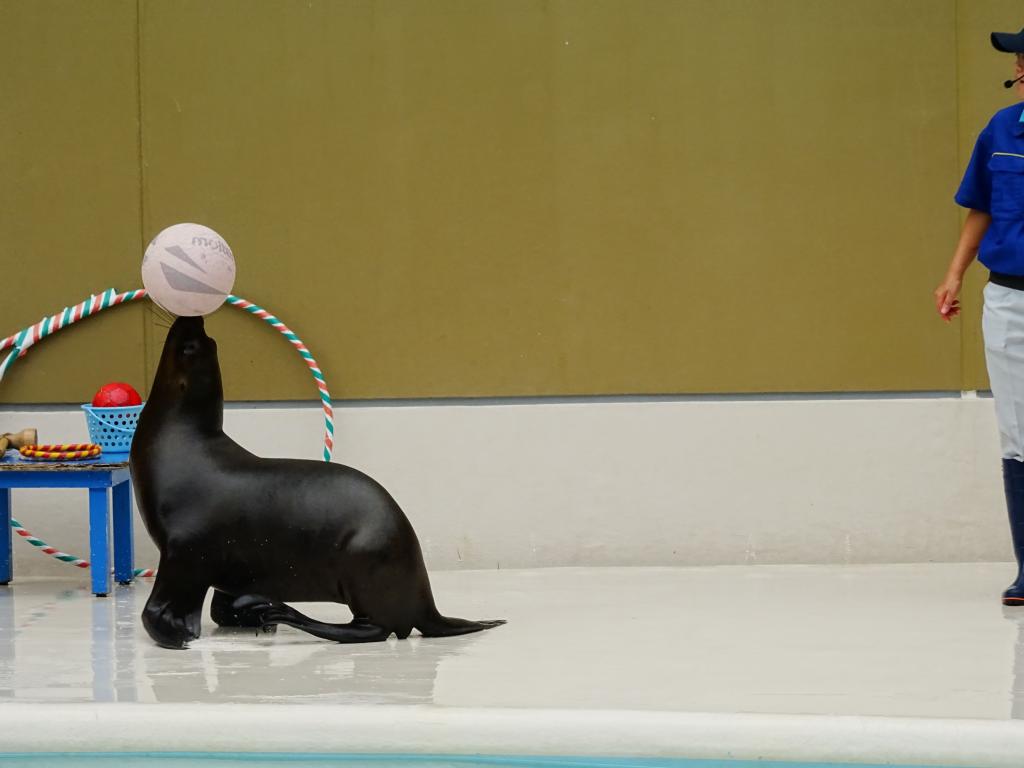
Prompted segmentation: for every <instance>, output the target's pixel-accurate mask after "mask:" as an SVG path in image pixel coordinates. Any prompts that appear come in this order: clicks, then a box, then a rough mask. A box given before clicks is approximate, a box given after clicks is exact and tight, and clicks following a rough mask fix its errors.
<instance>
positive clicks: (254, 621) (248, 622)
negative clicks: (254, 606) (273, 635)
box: [210, 589, 275, 630]
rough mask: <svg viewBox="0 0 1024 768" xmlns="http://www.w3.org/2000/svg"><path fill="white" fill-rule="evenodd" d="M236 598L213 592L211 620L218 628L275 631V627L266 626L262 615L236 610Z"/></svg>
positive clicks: (217, 591)
mask: <svg viewBox="0 0 1024 768" xmlns="http://www.w3.org/2000/svg"><path fill="white" fill-rule="evenodd" d="M234 602H235V596H234V595H229V594H228V593H227V592H221V591H220V590H219V589H215V590H213V599H212V600H211V601H210V618H211V619H213V622H214V623H215V624H216V625H217V626H218V627H249V628H253V629H256V628H259V629H265V630H272V629H274V627H275V625H273V624H265V623H264V622H263V621H262V616H261V614H260V613H258V612H256V611H251V610H235V608H234V605H233V603H234Z"/></svg>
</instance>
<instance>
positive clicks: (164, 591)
mask: <svg viewBox="0 0 1024 768" xmlns="http://www.w3.org/2000/svg"><path fill="white" fill-rule="evenodd" d="M207 589H209V586H205V585H202V584H200V583H199V582H198V581H196V580H195V578H194V573H188V572H183V570H182V569H178V568H175V567H174V566H172V565H165V564H164V563H163V562H162V561H161V563H160V568H159V570H158V571H157V575H156V582H155V583H154V584H153V591H152V592H150V594H149V599H148V600H147V601H146V607H145V608H143V609H142V624H143V626H144V627H145V628H146V631H147V632H148V633H149V636H150V637H151V638H153V640H154V641H155V642H156V644H157V645H159V646H161V647H162V648H174V649H179V648H184V647H185V645H186V644H187V643H188V642H189V641H190V640H195V639H197V638H198V637H199V628H200V624H201V621H202V613H203V601H204V599H205V598H206V590H207Z"/></svg>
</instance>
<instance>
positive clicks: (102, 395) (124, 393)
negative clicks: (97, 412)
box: [92, 381, 142, 408]
mask: <svg viewBox="0 0 1024 768" xmlns="http://www.w3.org/2000/svg"><path fill="white" fill-rule="evenodd" d="M92 405H93V408H127V407H128V406H130V405H142V398H141V397H139V393H138V392H136V391H135V388H134V387H133V386H132V385H131V384H125V383H124V382H121V381H114V382H111V383H110V384H104V385H103V386H102V387H100V388H99V391H98V392H96V394H95V395H93V397H92Z"/></svg>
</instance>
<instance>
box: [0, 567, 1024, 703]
mask: <svg viewBox="0 0 1024 768" xmlns="http://www.w3.org/2000/svg"><path fill="white" fill-rule="evenodd" d="M1007 572H1008V571H1007V566H1006V565H1002V564H996V565H992V564H981V565H978V564H960V565H923V566H858V567H824V566H822V567H817V566H792V567H789V566H758V567H725V568H619V569H616V568H604V569H551V570H533V571H500V572H499V571H488V572H449V573H438V574H435V575H434V576H433V581H434V586H435V594H436V595H437V597H438V603H439V605H440V606H441V608H442V610H444V611H445V612H446V613H449V614H450V615H461V616H466V617H469V618H481V619H482V618H507V619H509V624H508V625H507V626H505V627H500V628H498V629H495V630H492V631H490V632H486V633H481V634H476V635H466V636H463V637H456V638H431V639H426V638H421V637H418V636H415V635H414V636H413V637H412V638H410V639H409V640H405V641H400V640H397V639H395V638H392V639H391V640H389V641H387V642H384V643H370V644H365V645H346V646H340V645H336V644H333V643H329V642H325V641H322V640H319V639H317V638H314V637H311V636H309V635H306V634H303V633H301V632H298V631H296V630H293V629H291V628H289V627H281V628H280V629H279V630H278V631H277V632H276V633H274V634H260V635H257V634H256V633H255V631H254V630H236V629H231V630H225V629H217V628H216V627H215V626H214V625H213V624H212V622H211V621H210V619H209V614H208V612H206V613H205V614H204V621H203V632H204V635H203V637H202V638H201V639H200V640H198V641H196V642H194V643H193V644H192V646H191V647H190V648H189V649H187V650H185V651H170V650H166V649H162V648H158V647H156V646H155V645H154V644H153V643H152V642H151V640H150V639H149V637H148V635H146V633H145V631H144V630H143V628H142V626H141V621H140V618H139V616H140V613H141V610H142V606H143V604H144V603H145V600H146V598H147V596H148V593H149V588H150V587H149V584H147V583H144V582H143V583H138V584H136V585H133V586H130V587H118V588H117V589H116V590H115V591H114V592H113V593H112V594H111V596H110V597H109V598H106V599H101V598H94V597H93V596H92V595H91V594H90V592H89V589H88V585H87V582H86V579H84V578H82V579H80V580H79V581H77V582H52V581H49V582H48V581H37V582H32V581H24V582H15V583H14V584H13V585H12V586H11V587H9V588H0V701H17V702H69V703H74V702H139V703H140V704H153V703H170V702H180V703H189V702H217V703H298V704H302V703H318V704H421V705H422V704H426V705H437V706H446V707H448V706H457V707H512V708H523V707H549V708H564V709H636V710H675V711H698V712H767V713H792V714H859V715H882V716H909V717H958V718H995V719H1006V718H1019V719H1024V609H1019V610H1016V609H1003V608H1002V607H1001V606H1000V605H999V601H998V596H999V594H1000V591H1001V589H1002V588H1003V587H1004V586H1005V585H1004V584H1003V582H1004V581H1005V580H1006V576H1007ZM300 608H301V609H302V610H303V611H304V612H306V613H309V614H310V615H313V616H315V617H317V618H321V619H324V620H327V621H345V620H347V618H348V612H347V610H346V609H345V608H344V607H343V606H337V605H329V604H326V605H325V604H305V605H300Z"/></svg>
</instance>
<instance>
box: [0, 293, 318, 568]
mask: <svg viewBox="0 0 1024 768" xmlns="http://www.w3.org/2000/svg"><path fill="white" fill-rule="evenodd" d="M145 297H146V291H144V290H137V291H125V292H124V293H118V292H117V291H116V290H115V289H113V288H108V289H107V290H105V291H104V292H103V293H101V294H99V295H93V296H90V297H89V298H88V299H85V300H84V301H82V302H80V303H78V304H75V305H74V306H72V307H65V308H64V310H63V311H61V312H58V313H57V314H55V315H50V316H49V317H44V318H43V319H42V320H40V321H39V322H38V323H35V324H34V325H30V326H28V327H27V328H23V329H22V330H20V331H18V332H17V333H14V334H11V335H10V336H8V337H7V338H5V339H2V340H0V353H2V352H4V351H5V350H7V349H10V350H11V351H10V352H9V353H8V355H7V357H5V358H4V360H3V362H0V382H2V381H3V379H4V376H5V375H6V373H7V371H8V370H9V369H10V367H11V366H12V365H14V361H15V360H18V359H19V358H22V357H24V356H25V354H26V353H27V352H28V350H29V349H30V348H31V347H32V346H33V345H34V344H36V343H37V342H39V341H41V340H43V339H45V338H46V337H47V336H49V335H51V334H53V333H56V332H57V331H59V330H60V329H61V328H64V327H66V326H69V325H72V324H73V323H77V322H78V321H79V320H84V319H85V318H87V317H90V316H91V315H95V314H96V313H98V312H102V311H103V310H104V309H110V308H111V307H116V306H118V305H119V304H126V303H128V302H131V301H137V300H139V299H142V298H145ZM226 301H227V303H228V304H230V305H231V306H233V307H237V308H238V309H242V310H245V311H246V312H248V313H249V314H251V315H255V316H256V317H258V318H260V319H261V320H263V321H264V322H265V323H267V325H269V326H270V327H271V328H273V329H275V330H276V331H278V333H280V334H281V335H282V336H284V337H285V338H286V339H288V341H289V342H290V343H291V345H292V346H293V347H294V348H295V351H296V352H298V353H299V355H300V356H301V357H302V360H303V362H305V364H306V365H307V366H308V367H309V370H310V372H311V373H312V374H313V379H314V380H315V381H316V386H317V390H319V392H320V404H321V406H322V407H323V412H324V454H323V456H324V461H330V460H331V456H332V455H333V454H334V407H333V406H332V404H331V393H330V392H329V391H328V389H327V381H326V380H325V379H324V374H323V371H321V370H320V365H319V363H317V361H316V359H315V358H314V357H313V355H312V354H311V353H310V351H309V349H308V348H307V347H306V344H305V343H304V342H303V341H302V339H300V338H299V337H298V336H297V335H296V334H295V332H294V331H293V330H292V329H291V328H289V327H288V326H287V325H285V324H284V323H282V322H281V321H280V320H279V319H278V318H276V317H274V315H272V314H270V313H269V312H267V310H265V309H263V307H260V306H258V305H256V304H253V303H252V302H251V301H246V300H245V299H243V298H240V297H238V296H233V295H229V296H228V297H227V300H226ZM11 528H13V529H14V532H15V533H17V534H18V536H20V537H21V538H23V539H24V540H25V541H27V542H28V543H29V544H31V545H32V546H34V547H37V548H39V551H40V552H42V553H43V554H47V555H50V556H51V557H54V558H56V559H57V560H60V561H61V562H64V563H68V564H70V565H73V566H75V567H76V568H88V567H89V562H88V561H87V560H83V559H82V558H80V557H75V556H74V555H69V554H66V553H64V552H61V551H59V550H57V549H55V548H54V547H51V546H50V545H49V544H47V543H46V542H45V541H43V540H42V539H39V538H36V537H35V536H33V535H32V534H31V533H30V532H29V531H27V530H26V529H25V528H23V527H22V526H21V523H19V522H18V521H17V520H13V519H12V520H11ZM133 574H134V575H135V576H155V575H156V571H155V570H153V569H152V568H136V569H135V570H134V571H133Z"/></svg>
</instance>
